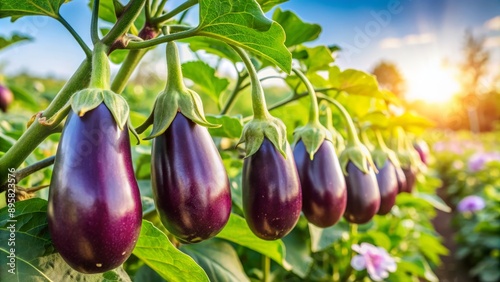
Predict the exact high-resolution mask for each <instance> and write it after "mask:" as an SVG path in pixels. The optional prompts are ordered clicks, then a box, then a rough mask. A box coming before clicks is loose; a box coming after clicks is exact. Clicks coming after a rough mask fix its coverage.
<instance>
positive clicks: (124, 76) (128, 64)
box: [111, 49, 148, 94]
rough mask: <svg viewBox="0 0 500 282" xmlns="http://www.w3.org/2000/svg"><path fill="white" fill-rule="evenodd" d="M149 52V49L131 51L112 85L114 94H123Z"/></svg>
mask: <svg viewBox="0 0 500 282" xmlns="http://www.w3.org/2000/svg"><path fill="white" fill-rule="evenodd" d="M147 52H148V49H138V50H130V52H129V53H128V55H127V57H126V58H125V60H124V61H123V63H122V65H121V66H120V69H119V70H118V73H116V76H115V78H114V79H113V82H112V83H111V90H112V91H113V92H115V93H118V94H120V93H122V92H123V90H124V89H125V86H126V85H127V82H128V80H129V78H130V76H131V75H132V73H133V72H134V70H135V68H136V67H137V65H138V64H139V62H140V61H141V59H142V57H144V55H145V54H146V53H147Z"/></svg>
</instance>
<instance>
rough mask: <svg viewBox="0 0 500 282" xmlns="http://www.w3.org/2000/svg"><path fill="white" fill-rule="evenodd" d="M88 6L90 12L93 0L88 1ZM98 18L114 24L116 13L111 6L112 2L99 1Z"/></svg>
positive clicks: (106, 0)
mask: <svg viewBox="0 0 500 282" xmlns="http://www.w3.org/2000/svg"><path fill="white" fill-rule="evenodd" d="M88 5H89V8H90V9H91V10H92V7H94V0H90V1H89V4H88ZM99 18H101V19H103V20H105V21H107V22H110V23H115V22H116V13H115V6H114V5H113V0H100V1H99Z"/></svg>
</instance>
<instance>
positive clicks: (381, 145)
mask: <svg viewBox="0 0 500 282" xmlns="http://www.w3.org/2000/svg"><path fill="white" fill-rule="evenodd" d="M375 137H377V146H378V147H379V148H381V149H382V150H384V151H386V150H388V149H389V148H387V145H386V144H385V142H384V138H383V137H382V133H381V132H380V130H378V129H377V130H375Z"/></svg>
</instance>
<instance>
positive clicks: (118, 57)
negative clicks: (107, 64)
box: [109, 49, 129, 65]
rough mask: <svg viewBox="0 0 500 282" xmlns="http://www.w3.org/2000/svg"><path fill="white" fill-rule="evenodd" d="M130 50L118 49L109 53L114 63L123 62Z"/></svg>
mask: <svg viewBox="0 0 500 282" xmlns="http://www.w3.org/2000/svg"><path fill="white" fill-rule="evenodd" d="M128 53H129V50H124V49H117V50H114V51H113V53H111V54H110V55H109V59H110V60H111V62H112V63H113V64H117V65H118V64H121V63H122V62H123V61H124V60H125V58H126V57H127V55H128Z"/></svg>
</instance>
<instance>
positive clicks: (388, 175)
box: [377, 160, 398, 215]
mask: <svg viewBox="0 0 500 282" xmlns="http://www.w3.org/2000/svg"><path fill="white" fill-rule="evenodd" d="M377 169H378V173H377V183H378V189H379V191H380V208H379V209H378V212H377V214H380V215H386V214H388V213H389V212H390V211H391V209H392V207H393V206H394V203H395V202H396V196H397V195H398V180H397V177H396V168H395V167H394V165H393V164H392V162H391V161H390V160H386V161H385V163H384V166H383V167H381V168H379V167H377Z"/></svg>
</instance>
